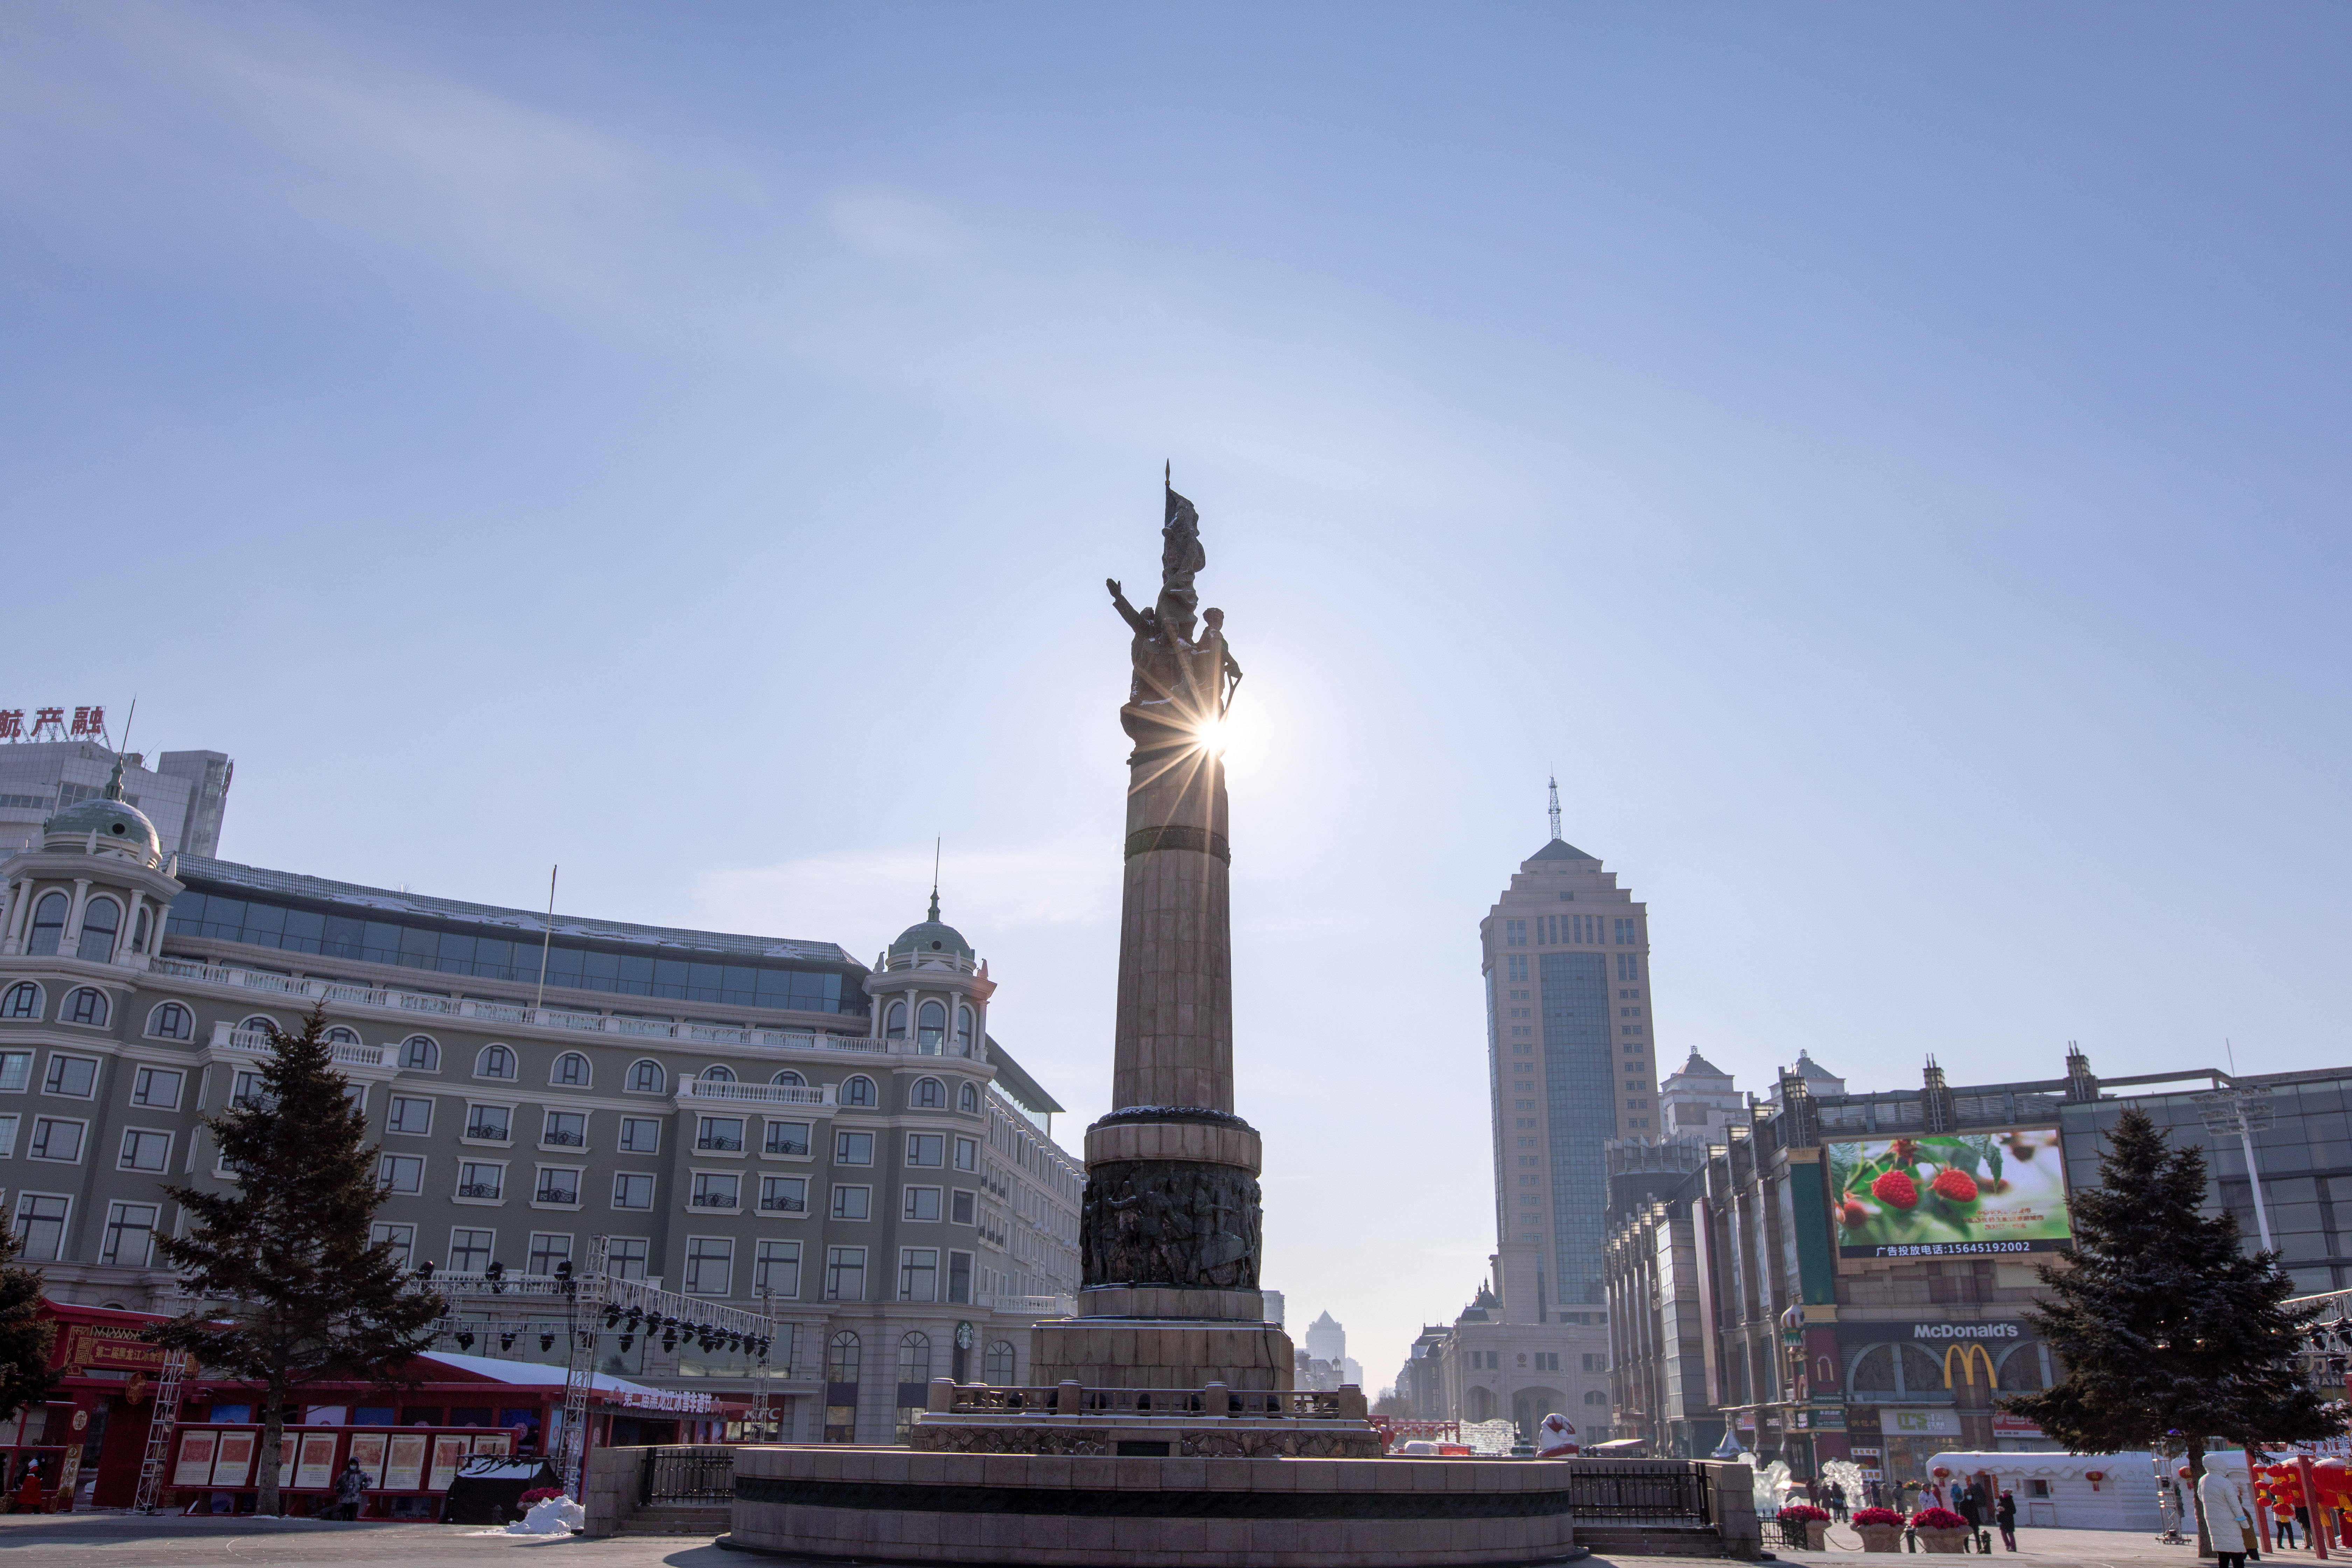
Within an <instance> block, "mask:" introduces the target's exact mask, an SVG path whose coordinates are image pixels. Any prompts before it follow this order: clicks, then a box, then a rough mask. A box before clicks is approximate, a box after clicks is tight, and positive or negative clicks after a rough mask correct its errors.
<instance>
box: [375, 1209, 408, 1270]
mask: <svg viewBox="0 0 2352 1568" xmlns="http://www.w3.org/2000/svg"><path fill="white" fill-rule="evenodd" d="M368 1241H369V1243H370V1244H371V1245H373V1243H376V1242H380V1241H388V1242H390V1243H392V1261H393V1265H394V1267H395V1268H407V1267H408V1260H409V1258H410V1256H411V1255H412V1254H414V1253H415V1250H416V1227H415V1226H413V1225H389V1224H386V1223H385V1222H383V1221H382V1220H379V1221H377V1222H376V1223H375V1224H373V1225H372V1226H368Z"/></svg>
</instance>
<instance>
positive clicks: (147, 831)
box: [41, 773, 163, 860]
mask: <svg viewBox="0 0 2352 1568" xmlns="http://www.w3.org/2000/svg"><path fill="white" fill-rule="evenodd" d="M116 777H117V778H118V779H120V777H121V774H120V773H117V774H116ZM41 832H42V833H43V834H45V835H46V834H51V833H71V834H75V835H77V836H79V837H89V835H90V834H92V833H96V834H97V835H98V837H99V839H100V842H101V843H106V844H130V845H135V846H137V847H138V850H139V853H140V854H141V855H142V856H143V857H145V858H147V859H150V860H152V859H154V858H156V857H157V856H159V855H161V854H162V853H163V840H162V839H160V838H158V837H156V836H155V825H154V824H153V823H152V822H150V821H148V820H147V814H146V813H145V812H143V811H142V810H140V809H139V808H138V807H137V806H135V805H131V803H130V802H129V801H126V800H109V799H107V798H106V796H104V795H100V796H98V797H97V798H96V799H94V800H84V801H77V802H75V803H74V804H73V805H69V806H68V807H66V808H65V809H64V810H63V811H60V812H58V814H57V815H56V816H52V817H50V818H49V819H48V820H47V822H44V823H43V824H41Z"/></svg>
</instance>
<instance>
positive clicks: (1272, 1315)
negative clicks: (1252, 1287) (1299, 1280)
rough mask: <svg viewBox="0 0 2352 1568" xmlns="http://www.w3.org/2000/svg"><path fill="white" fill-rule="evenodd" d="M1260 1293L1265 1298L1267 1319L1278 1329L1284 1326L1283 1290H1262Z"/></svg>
mask: <svg viewBox="0 0 2352 1568" xmlns="http://www.w3.org/2000/svg"><path fill="white" fill-rule="evenodd" d="M1258 1294H1259V1295H1261V1296H1264V1297H1265V1321H1267V1322H1269V1323H1272V1324H1273V1325H1274V1326H1275V1327H1276V1328H1277V1329H1278V1328H1280V1327H1282V1292H1281V1291H1279V1290H1261V1291H1259V1292H1258Z"/></svg>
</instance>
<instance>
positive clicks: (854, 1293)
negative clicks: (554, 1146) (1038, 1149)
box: [17, 1228, 866, 1301]
mask: <svg viewBox="0 0 2352 1568" xmlns="http://www.w3.org/2000/svg"><path fill="white" fill-rule="evenodd" d="M17 1234H18V1235H20V1236H21V1235H23V1234H24V1232H23V1230H22V1229H21V1228H20V1229H19V1230H18V1232H17ZM824 1299H825V1300H828V1301H863V1300H866V1249H865V1248H864V1247H826V1248H825V1249H824Z"/></svg>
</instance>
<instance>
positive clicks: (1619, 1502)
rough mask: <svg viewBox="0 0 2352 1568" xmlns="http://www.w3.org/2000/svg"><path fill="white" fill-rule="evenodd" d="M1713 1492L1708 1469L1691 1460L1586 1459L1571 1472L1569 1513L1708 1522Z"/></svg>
mask: <svg viewBox="0 0 2352 1568" xmlns="http://www.w3.org/2000/svg"><path fill="white" fill-rule="evenodd" d="M1711 1491H1712V1488H1711V1486H1710V1484H1709V1482H1708V1479H1707V1475H1706V1471H1705V1470H1704V1469H1702V1468H1700V1467H1698V1466H1697V1465H1695V1464H1692V1463H1690V1462H1689V1461H1688V1460H1676V1459H1659V1460H1648V1459H1591V1460H1585V1461H1582V1462H1580V1463H1578V1464H1576V1465H1575V1466H1574V1467H1573V1468H1572V1469H1571V1470H1570V1475H1569V1482H1568V1495H1569V1512H1570V1516H1571V1517H1572V1518H1576V1519H1590V1520H1594V1521H1601V1520H1610V1521H1620V1522H1623V1523H1628V1524H1635V1523H1639V1524H1709V1523H1712V1522H1713V1516H1712V1514H1711V1512H1710V1509H1711V1506H1712V1502H1713V1499H1712V1497H1711Z"/></svg>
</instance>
